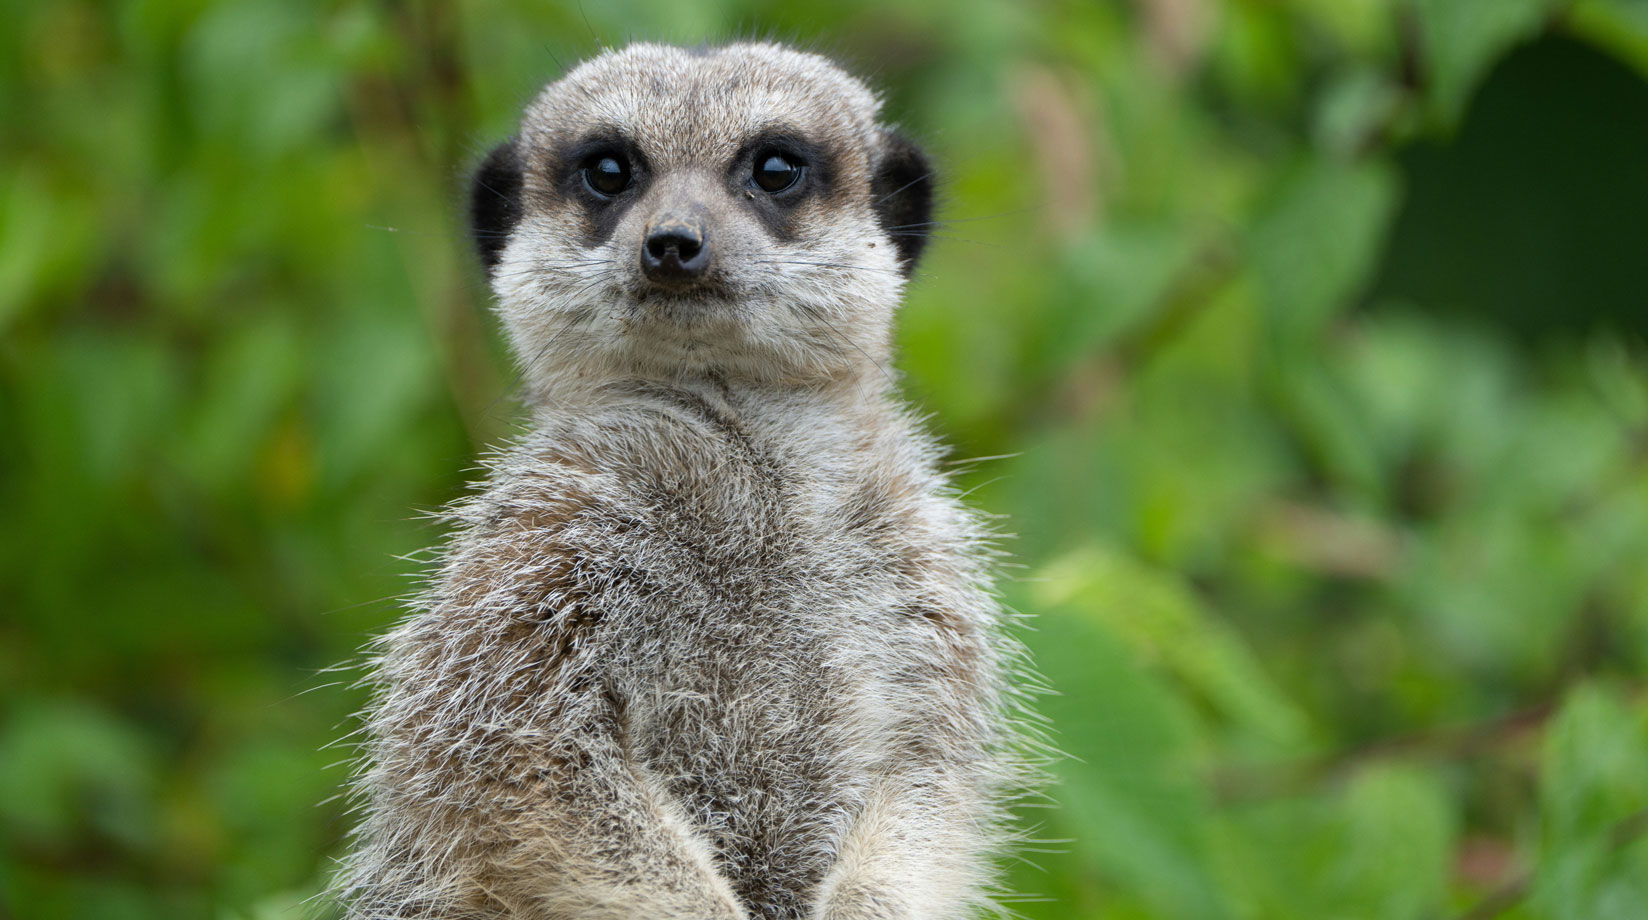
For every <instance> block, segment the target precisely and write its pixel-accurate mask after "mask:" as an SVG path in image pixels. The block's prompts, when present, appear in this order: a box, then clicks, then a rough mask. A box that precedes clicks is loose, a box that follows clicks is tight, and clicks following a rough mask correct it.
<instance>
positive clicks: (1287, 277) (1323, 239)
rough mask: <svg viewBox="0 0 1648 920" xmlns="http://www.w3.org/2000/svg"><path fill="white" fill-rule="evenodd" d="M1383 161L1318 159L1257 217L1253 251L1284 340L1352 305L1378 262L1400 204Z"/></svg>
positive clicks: (1291, 179) (1302, 335)
mask: <svg viewBox="0 0 1648 920" xmlns="http://www.w3.org/2000/svg"><path fill="white" fill-rule="evenodd" d="M1396 192H1397V185H1396V179H1395V175H1394V173H1393V172H1392V171H1391V169H1390V167H1389V166H1387V165H1385V164H1384V163H1380V162H1374V161H1368V162H1362V163H1355V164H1347V163H1335V162H1330V161H1327V160H1312V161H1309V162H1307V163H1305V164H1304V165H1303V166H1302V167H1300V168H1299V169H1297V170H1296V171H1295V172H1294V173H1293V174H1292V175H1291V176H1289V177H1288V179H1287V180H1286V181H1285V182H1284V183H1283V184H1282V186H1281V188H1280V190H1279V192H1278V194H1277V195H1276V197H1275V198H1274V200H1273V201H1272V202H1271V203H1270V206H1269V207H1268V208H1266V209H1265V210H1264V211H1263V212H1262V213H1261V214H1260V215H1259V217H1258V218H1257V220H1256V221H1255V224H1254V229H1253V233H1252V236H1251V238H1250V245H1251V249H1252V251H1251V257H1252V261H1253V267H1254V271H1255V272H1256V274H1257V276H1258V279H1259V283H1260V287H1261V290H1262V293H1263V295H1264V298H1265V308H1266V312H1267V315H1268V316H1269V318H1270V325H1271V327H1272V329H1274V330H1275V331H1276V332H1277V333H1278V334H1280V335H1281V336H1282V337H1283V339H1284V341H1287V342H1297V341H1299V340H1300V339H1303V338H1307V337H1309V336H1310V335H1312V334H1314V333H1315V332H1316V331H1317V330H1318V329H1320V328H1321V326H1322V325H1323V324H1324V323H1325V322H1326V321H1327V320H1328V319H1329V318H1330V317H1331V316H1333V315H1334V314H1335V313H1337V312H1339V311H1340V310H1342V309H1344V308H1345V307H1347V306H1349V305H1350V301H1351V298H1352V297H1353V296H1354V295H1355V294H1356V293H1357V291H1358V289H1359V288H1361V287H1362V285H1363V284H1365V283H1366V282H1367V280H1368V278H1369V276H1370V274H1371V273H1372V271H1373V269H1374V268H1375V267H1376V266H1377V264H1378V258H1379V255H1380V252H1381V249H1382V247H1383V244H1384V239H1385V231H1386V229H1387V227H1388V225H1389V224H1390V219H1391V215H1392V213H1393V211H1394V208H1395V204H1396Z"/></svg>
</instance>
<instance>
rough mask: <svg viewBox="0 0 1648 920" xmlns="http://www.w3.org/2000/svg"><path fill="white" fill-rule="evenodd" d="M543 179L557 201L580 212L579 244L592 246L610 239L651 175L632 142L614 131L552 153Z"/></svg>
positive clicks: (594, 136) (601, 133)
mask: <svg viewBox="0 0 1648 920" xmlns="http://www.w3.org/2000/svg"><path fill="white" fill-rule="evenodd" d="M544 174H545V176H546V177H547V178H549V180H550V186H551V188H552V190H553V192H554V193H555V195H556V196H557V197H559V198H561V199H563V200H565V201H568V202H572V203H573V204H576V205H577V206H578V208H579V210H580V211H582V212H583V215H584V228H583V229H584V234H583V236H584V240H583V243H584V245H585V246H590V247H594V246H599V245H601V244H602V243H604V242H606V241H607V240H609V239H611V238H612V233H613V231H614V230H615V229H617V226H618V222H619V221H620V220H621V219H622V218H623V216H624V213H625V212H626V211H628V210H629V208H630V206H631V205H632V204H634V203H635V200H636V199H637V198H639V197H640V192H641V191H642V190H643V189H644V188H645V187H646V184H647V182H648V181H649V180H650V178H651V176H652V170H651V167H650V165H649V164H648V162H647V158H646V156H645V155H643V154H642V153H641V150H640V148H639V147H637V146H636V145H635V143H634V142H633V141H632V140H630V139H629V138H628V137H625V136H624V135H622V134H620V133H618V132H617V131H602V132H597V133H595V134H591V135H587V136H585V137H584V138H582V139H580V140H578V141H576V142H575V143H571V144H567V145H565V146H563V147H560V148H556V149H554V150H552V151H551V152H550V153H549V155H548V156H547V157H546V158H545V161H544Z"/></svg>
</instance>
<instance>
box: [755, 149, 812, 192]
mask: <svg viewBox="0 0 1648 920" xmlns="http://www.w3.org/2000/svg"><path fill="white" fill-rule="evenodd" d="M805 168H806V167H804V166H803V165H802V164H801V162H800V161H799V160H796V159H794V158H793V157H790V156H788V155H786V154H782V153H779V152H778V151H776V150H769V151H766V152H764V153H760V154H757V155H756V157H755V175H754V176H753V177H752V178H754V179H755V184H756V185H757V186H759V187H760V188H761V190H762V191H764V192H767V193H768V194H770V195H776V194H778V193H779V192H782V191H784V190H785V189H787V188H790V187H791V186H793V185H795V184H796V183H797V182H800V181H801V173H802V171H803V170H804V169H805Z"/></svg>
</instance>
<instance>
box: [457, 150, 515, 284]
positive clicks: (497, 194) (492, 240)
mask: <svg viewBox="0 0 1648 920" xmlns="http://www.w3.org/2000/svg"><path fill="white" fill-rule="evenodd" d="M516 144H517V142H516V139H515V138H513V137H512V138H510V139H509V140H507V141H504V142H503V143H502V144H499V145H498V146H497V147H494V148H493V149H492V152H491V153H489V154H487V155H486V159H485V160H482V161H481V165H480V168H478V169H476V170H475V178H474V179H473V180H471V181H470V185H469V235H470V237H471V238H472V239H474V241H475V250H476V252H478V253H479V254H480V257H481V265H482V266H484V267H485V268H486V271H487V274H489V275H490V274H491V273H492V270H493V269H494V268H496V267H497V265H498V260H499V259H501V258H503V252H504V245H505V244H507V243H508V242H509V235H510V234H511V233H513V232H515V224H516V223H518V222H519V221H520V219H521V213H522V208H521V172H522V165H523V164H522V163H521V156H520V153H519V152H518V151H517V150H516Z"/></svg>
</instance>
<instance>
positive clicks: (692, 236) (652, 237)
mask: <svg viewBox="0 0 1648 920" xmlns="http://www.w3.org/2000/svg"><path fill="white" fill-rule="evenodd" d="M709 267H710V248H709V245H708V235H707V233H706V228H705V226H704V221H703V219H702V218H701V217H699V216H697V215H691V216H687V217H680V216H676V215H666V216H664V217H661V218H659V219H657V220H655V221H654V222H653V223H652V224H650V225H648V227H647V228H646V233H645V234H644V237H643V241H642V243H641V271H642V273H643V274H645V275H646V276H647V279H648V280H650V281H653V282H655V283H658V284H662V285H666V286H669V287H686V286H689V285H692V284H695V283H697V282H698V281H699V280H700V279H702V278H703V277H704V275H705V273H706V272H708V271H709Z"/></svg>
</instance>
